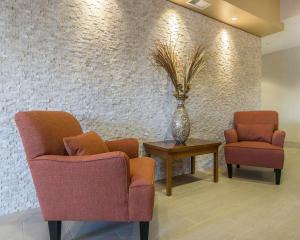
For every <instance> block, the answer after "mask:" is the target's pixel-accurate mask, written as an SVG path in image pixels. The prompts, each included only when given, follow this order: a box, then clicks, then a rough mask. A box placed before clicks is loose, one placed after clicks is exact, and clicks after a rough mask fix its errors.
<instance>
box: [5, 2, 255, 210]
mask: <svg viewBox="0 0 300 240" xmlns="http://www.w3.org/2000/svg"><path fill="white" fill-rule="evenodd" d="M156 39H171V40H172V41H177V46H178V48H179V49H180V52H181V54H184V52H185V50H186V49H189V48H190V47H191V46H192V45H193V44H197V43H204V44H205V45H206V46H207V51H208V56H209V57H208V61H207V67H206V69H205V70H204V71H203V73H202V74H201V76H199V77H198V79H195V81H194V82H193V86H192V90H191V93H190V98H189V99H188V101H187V108H188V111H189V113H190V118H191V122H192V134H191V135H192V136H193V137H200V138H207V139H218V140H222V141H223V130H224V129H226V128H228V127H230V126H231V121H232V114H233V112H234V111H236V110H248V109H257V108H259V106H260V80H259V79H260V74H261V73H260V69H261V52H260V39H259V38H257V37H255V36H253V35H250V34H248V33H246V32H243V31H241V30H238V29H235V28H232V27H230V26H228V25H225V24H222V23H220V22H217V21H215V20H213V19H210V18H208V17H205V16H202V15H200V14H198V13H195V12H192V11H189V10H187V9H184V8H181V7H179V6H177V5H174V4H172V3H170V2H168V1H164V0H139V1H128V0H109V1H105V0H51V1H47V0H14V1H11V0H1V2H0V83H1V85H0V152H1V155H0V169H1V170H0V196H1V197H0V215H1V214H6V213H10V212H15V211H20V210H23V209H27V208H30V207H36V206H38V203H37V199H36V196H35V190H34V187H33V184H32V180H31V176H30V172H29V170H28V167H27V163H26V160H25V155H24V153H23V148H22V145H21V142H20V138H19V136H18V133H17V130H16V127H15V123H14V119H13V118H14V114H15V113H16V112H18V111H22V110H32V109H48V110H50V109H51V110H53V109H55V110H64V111H69V112H72V113H73V114H74V115H75V116H76V117H77V118H78V119H79V120H80V122H81V123H82V126H83V128H84V129H85V130H89V129H93V130H95V131H97V132H98V133H100V134H101V135H102V136H103V137H104V138H106V139H111V138H119V137H120V138H121V137H129V136H130V137H137V138H139V140H140V142H141V143H142V142H143V141H149V140H162V139H169V138H170V137H171V135H170V127H169V125H170V120H171V116H172V113H173V111H174V110H175V107H176V102H175V100H174V98H173V97H172V86H171V84H170V82H169V81H168V79H167V76H166V74H164V73H163V72H160V73H159V72H157V71H156V69H155V68H154V67H153V66H152V65H151V64H150V62H149V58H148V55H149V49H150V48H151V47H152V46H153V43H154V41H155V40H156ZM220 151H221V152H222V149H221V150H220ZM210 160H211V159H210V157H204V158H202V161H198V165H197V167H198V168H208V167H210V164H211V161H210ZM188 168H189V164H188V162H186V163H182V162H178V163H177V165H176V166H175V172H176V173H177V174H180V173H182V172H185V171H187V170H188ZM164 172H165V168H164V165H163V164H161V163H160V161H159V160H158V161H157V165H156V177H157V178H162V177H163V176H164Z"/></svg>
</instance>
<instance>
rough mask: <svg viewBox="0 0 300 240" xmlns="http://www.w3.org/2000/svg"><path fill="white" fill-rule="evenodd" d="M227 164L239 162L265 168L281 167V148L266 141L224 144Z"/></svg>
mask: <svg viewBox="0 0 300 240" xmlns="http://www.w3.org/2000/svg"><path fill="white" fill-rule="evenodd" d="M225 158H226V162H227V163H228V164H241V165H248V166H256V167H266V168H275V169H282V168H283V160H284V151H283V148H281V147H278V146H275V145H272V144H270V143H266V142H254V141H241V142H235V143H229V144H226V145H225Z"/></svg>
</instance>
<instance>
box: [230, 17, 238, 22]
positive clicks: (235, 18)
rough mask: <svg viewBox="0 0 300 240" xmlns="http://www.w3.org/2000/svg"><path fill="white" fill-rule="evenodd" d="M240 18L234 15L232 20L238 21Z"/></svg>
mask: <svg viewBox="0 0 300 240" xmlns="http://www.w3.org/2000/svg"><path fill="white" fill-rule="evenodd" d="M238 19H239V18H238V17H232V18H231V20H232V21H237V20H238Z"/></svg>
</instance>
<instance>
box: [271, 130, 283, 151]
mask: <svg viewBox="0 0 300 240" xmlns="http://www.w3.org/2000/svg"><path fill="white" fill-rule="evenodd" d="M285 135H286V134H285V132H284V131H281V130H276V131H275V132H274V133H273V137H272V144H273V145H275V146H278V147H283V146H284V139H285Z"/></svg>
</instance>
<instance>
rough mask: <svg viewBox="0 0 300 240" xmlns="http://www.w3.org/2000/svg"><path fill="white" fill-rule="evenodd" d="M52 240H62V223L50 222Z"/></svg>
mask: <svg viewBox="0 0 300 240" xmlns="http://www.w3.org/2000/svg"><path fill="white" fill-rule="evenodd" d="M48 227H49V234H50V240H61V221H49V222H48Z"/></svg>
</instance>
